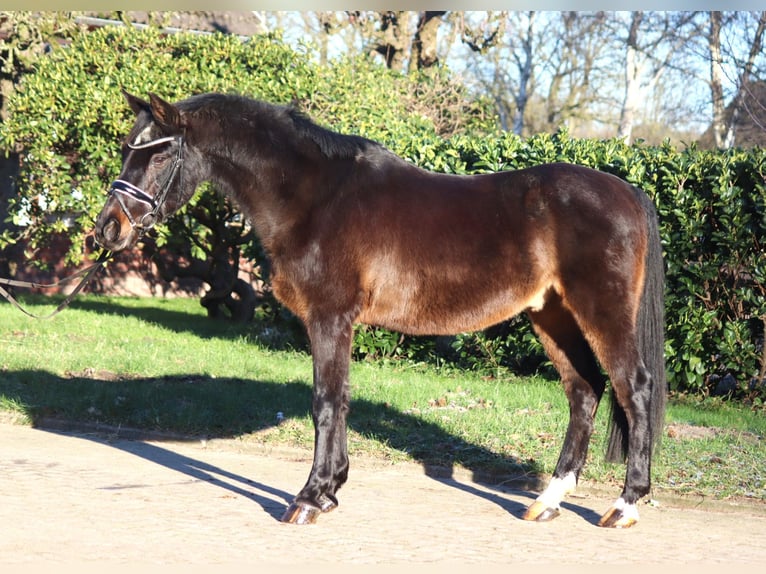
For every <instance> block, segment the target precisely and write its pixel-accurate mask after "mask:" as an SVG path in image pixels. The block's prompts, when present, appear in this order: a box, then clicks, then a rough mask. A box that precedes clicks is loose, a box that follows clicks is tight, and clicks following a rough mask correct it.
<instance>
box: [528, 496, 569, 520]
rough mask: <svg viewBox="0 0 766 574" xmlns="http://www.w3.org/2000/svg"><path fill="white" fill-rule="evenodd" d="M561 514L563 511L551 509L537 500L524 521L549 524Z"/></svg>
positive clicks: (530, 506)
mask: <svg viewBox="0 0 766 574" xmlns="http://www.w3.org/2000/svg"><path fill="white" fill-rule="evenodd" d="M559 514H561V511H560V510H559V509H558V508H551V507H550V506H548V505H547V504H545V503H544V502H541V501H539V500H535V501H534V502H533V503H532V504H530V505H529V508H527V511H526V512H525V513H524V516H523V517H522V518H523V519H524V520H534V521H535V522H549V521H551V520H553V519H554V518H556V517H557V516H558V515H559Z"/></svg>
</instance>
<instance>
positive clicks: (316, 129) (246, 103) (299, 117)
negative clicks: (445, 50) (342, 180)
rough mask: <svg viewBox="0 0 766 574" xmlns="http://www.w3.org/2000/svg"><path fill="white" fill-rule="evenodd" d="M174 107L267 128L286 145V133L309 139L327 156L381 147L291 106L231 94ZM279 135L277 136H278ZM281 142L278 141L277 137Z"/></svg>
mask: <svg viewBox="0 0 766 574" xmlns="http://www.w3.org/2000/svg"><path fill="white" fill-rule="evenodd" d="M177 105H178V107H179V108H180V109H182V110H185V111H189V112H191V113H192V114H194V115H199V116H207V117H208V118H213V117H214V118H215V119H216V120H217V121H218V122H220V123H221V125H223V126H225V127H226V129H227V131H228V130H229V129H242V127H243V125H244V126H248V125H249V126H251V127H252V128H253V129H255V130H258V131H259V132H263V131H266V130H268V131H269V132H270V133H269V135H270V137H271V138H272V139H273V140H277V141H274V142H273V143H275V144H276V143H279V144H281V145H287V144H288V143H289V142H287V141H284V137H285V136H287V137H289V138H292V139H293V140H295V139H296V138H297V139H298V140H303V141H305V140H308V141H310V142H313V143H314V144H315V145H316V146H317V147H318V148H319V151H320V152H321V153H322V155H324V156H325V157H327V158H328V159H353V158H355V157H357V156H359V155H364V154H366V153H368V152H370V151H373V150H381V149H383V146H382V145H380V144H379V143H377V142H374V141H372V140H369V139H367V138H364V137H362V136H358V135H346V134H341V133H338V132H334V131H332V130H329V129H327V128H324V127H322V126H320V125H318V124H317V123H315V122H314V121H313V120H312V119H311V118H310V117H309V116H308V115H306V114H305V113H303V112H302V111H301V110H299V109H298V108H296V107H295V106H294V105H276V104H270V103H268V102H264V101H261V100H255V99H251V98H247V97H245V96H239V95H234V94H216V93H210V94H200V95H197V96H192V97H191V98H189V99H187V100H184V101H182V102H178V104H177ZM280 135H282V136H283V137H282V138H280V137H279V136H280ZM280 139H281V140H283V141H278V140H280Z"/></svg>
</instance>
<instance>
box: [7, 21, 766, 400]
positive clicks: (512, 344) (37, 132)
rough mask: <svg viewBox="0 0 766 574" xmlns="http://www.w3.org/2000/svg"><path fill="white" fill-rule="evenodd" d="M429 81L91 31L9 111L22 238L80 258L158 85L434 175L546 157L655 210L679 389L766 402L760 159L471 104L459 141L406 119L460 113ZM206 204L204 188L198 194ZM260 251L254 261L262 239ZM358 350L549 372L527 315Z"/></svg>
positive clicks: (142, 34) (226, 44) (38, 72)
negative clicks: (515, 122) (476, 329)
mask: <svg viewBox="0 0 766 574" xmlns="http://www.w3.org/2000/svg"><path fill="white" fill-rule="evenodd" d="M424 81H425V80H424V79H423V78H411V77H407V76H401V75H398V74H394V73H391V72H389V71H387V70H385V69H382V68H380V67H378V66H375V65H373V64H371V63H369V62H367V61H366V60H364V59H360V60H353V61H341V62H337V63H335V64H334V65H332V66H330V67H320V66H317V65H315V64H313V63H312V60H311V58H310V57H309V56H308V53H307V52H306V51H300V50H298V51H295V50H293V49H291V48H290V47H288V46H286V45H285V44H284V43H283V42H282V41H281V40H280V39H279V37H278V36H264V37H255V38H253V39H251V40H250V41H248V42H241V41H240V40H238V39H236V38H233V37H231V36H225V35H212V36H195V35H189V34H176V35H167V36H163V35H161V34H160V33H158V32H157V31H156V30H151V29H149V30H146V31H136V30H131V29H128V28H107V29H103V30H99V31H96V32H91V33H87V34H82V35H80V36H78V37H76V38H75V39H74V41H73V43H72V44H71V45H70V46H69V47H67V48H58V49H56V50H54V52H53V53H52V54H51V55H50V56H48V57H46V58H43V59H41V60H40V61H39V63H38V65H37V67H36V69H35V72H34V73H31V74H27V75H26V76H25V78H24V81H23V82H22V84H21V85H20V86H19V89H18V90H17V92H16V93H15V94H14V96H13V98H12V100H11V101H10V102H9V108H10V112H11V115H10V117H9V119H8V121H7V122H5V123H4V124H2V125H1V126H0V147H3V148H5V149H21V150H22V160H23V165H22V177H21V181H20V192H19V195H18V197H16V198H14V200H13V201H12V206H11V208H12V210H11V214H10V215H11V217H13V218H15V220H16V222H17V223H21V222H22V220H24V222H25V223H28V225H26V226H25V227H24V229H25V233H26V235H27V237H26V239H27V240H28V241H29V242H30V245H31V246H32V248H34V247H35V246H36V245H40V244H44V242H45V241H46V238H48V237H49V236H50V235H51V233H54V232H63V231H66V232H67V233H69V234H70V235H71V237H72V238H73V239H74V243H73V246H72V249H71V250H70V253H69V258H70V260H71V261H73V262H77V261H79V260H80V259H81V258H82V256H83V243H82V237H83V235H84V232H86V231H88V230H89V229H90V228H91V227H92V222H93V218H94V217H95V215H96V214H97V212H98V211H99V209H100V208H101V206H102V205H103V201H104V199H105V191H106V189H107V186H108V183H109V182H110V181H111V180H112V179H113V178H114V177H115V176H116V175H117V173H118V171H119V164H120V157H119V145H118V142H119V141H120V140H121V138H122V137H124V134H125V133H126V132H127V130H128V129H129V127H130V125H131V123H132V121H133V117H132V114H131V113H130V112H129V110H128V109H127V106H126V105H125V104H124V102H123V100H122V97H121V95H120V91H119V88H120V87H124V88H126V89H128V90H129V91H132V92H135V93H138V94H146V93H147V92H148V91H150V90H152V91H155V92H157V93H159V94H161V95H163V96H164V97H166V98H168V99H171V100H173V99H176V98H183V97H186V96H188V95H189V94H191V93H196V92H201V91H213V90H215V91H236V92H239V93H245V94H249V95H251V96H254V97H257V98H261V99H265V100H269V101H273V102H279V103H285V102H289V101H291V100H297V101H298V102H300V104H301V105H302V106H303V107H304V108H305V109H307V110H308V111H309V112H310V113H311V115H312V116H313V117H314V118H315V119H317V120H318V121H319V122H320V123H323V124H325V125H328V126H330V127H332V128H334V129H337V130H339V131H345V132H355V133H360V134H362V135H365V136H367V137H370V138H373V139H377V140H379V141H381V142H382V143H384V144H386V145H387V146H388V147H390V148H391V149H392V150H393V151H394V152H396V153H398V154H400V155H402V156H403V157H406V158H408V159H409V160H411V161H412V162H414V163H416V164H418V165H420V166H422V167H425V168H428V169H432V170H435V171H441V172H448V173H461V174H467V173H480V172H487V171H498V170H507V169H516V168H521V167H526V166H529V165H537V164H540V163H546V162H552V161H567V162H573V163H577V164H581V165H587V166H590V167H594V168H596V169H601V170H604V171H607V172H610V173H614V174H616V175H618V176H620V177H623V178H625V179H626V180H628V181H629V182H631V183H633V184H635V185H637V186H639V187H641V188H643V189H645V190H646V191H647V192H648V193H649V195H650V196H651V197H652V198H653V199H654V201H655V203H656V204H657V205H658V211H659V213H660V220H661V234H662V240H663V244H664V249H665V255H666V265H667V298H666V301H667V304H666V316H667V343H666V355H667V359H668V377H669V381H670V384H671V387H672V388H673V389H676V390H680V391H691V392H695V393H700V394H705V393H708V392H709V391H710V390H711V389H710V376H711V375H719V376H720V375H724V374H727V373H730V374H732V375H733V376H734V377H735V378H736V380H737V381H738V382H739V386H740V388H739V394H740V395H748V396H751V397H757V396H758V395H759V394H760V396H761V397H762V396H763V389H762V387H759V388H760V390H759V388H756V389H750V381H751V379H752V378H753V377H754V376H756V375H757V374H758V373H759V369H760V354H761V347H762V344H763V321H762V317H763V316H764V314H766V310H765V309H764V296H763V295H764V293H763V286H764V278H765V274H766V269H765V268H764V266H765V265H766V264H764V262H763V244H764V229H765V227H766V221H765V220H764V217H765V215H766V209H765V207H766V206H764V170H765V167H764V157H765V156H764V152H763V151H762V150H757V149H756V150H751V151H743V150H729V151H725V152H709V151H702V150H698V149H695V148H694V147H692V148H689V149H685V150H678V149H676V148H674V147H672V146H670V145H663V146H657V147H653V146H647V145H643V144H641V143H637V144H634V145H631V146H627V145H624V144H623V143H621V142H619V141H616V140H608V141H594V140H576V139H572V138H570V137H569V136H568V134H567V133H566V132H563V131H562V132H559V133H556V134H552V135H547V134H541V135H538V136H535V137H532V138H528V139H521V138H519V137H517V136H514V135H513V134H508V133H496V132H494V135H487V134H488V133H489V132H490V128H491V126H490V125H489V123H488V120H487V115H486V113H485V110H486V108H483V107H482V103H481V102H477V103H474V104H466V105H464V106H463V107H462V108H461V110H462V116H463V117H464V118H470V120H471V121H469V122H467V123H465V124H464V125H462V126H461V129H460V130H456V131H462V133H461V134H460V135H455V136H452V137H448V138H444V137H441V136H440V135H439V130H438V129H437V127H436V125H435V123H434V121H432V119H431V118H429V117H428V116H427V114H424V113H422V111H420V112H413V111H411V110H413V109H414V108H415V107H416V106H420V109H421V110H422V109H423V106H424V105H425V107H426V108H429V107H430V108H433V109H436V108H439V107H440V106H444V107H446V106H447V105H449V106H453V107H454V106H455V105H458V104H457V103H456V101H454V100H452V101H447V100H442V99H440V98H443V97H444V96H443V93H441V92H439V91H438V90H431V91H429V90H427V89H424V87H423V86H424V85H426V84H424V83H423V82H424ZM428 81H434V80H428ZM453 97H455V96H453ZM456 97H457V98H459V97H460V94H457V96H456ZM413 98H415V99H413ZM428 98H431V99H430V100H429V99H428ZM421 100H422V101H421ZM423 102H425V104H424V103H423ZM73 190H74V192H73ZM211 193H212V192H211ZM204 198H205V195H204V194H199V195H198V198H197V199H195V201H204ZM179 217H185V215H184V214H181V215H180V216H179ZM185 221H186V224H187V226H186V229H187V231H188V233H200V228H199V226H195V224H194V222H193V221H191V223H189V221H190V219H189V217H187V219H186V220H185ZM4 239H5V241H6V242H8V241H12V240H13V239H14V238H13V237H9V236H6V237H5V238H4ZM251 252H253V253H258V249H257V245H253V246H252V249H251ZM355 353H356V355H357V356H358V357H363V356H374V357H407V358H410V359H423V358H428V359H429V360H438V361H455V362H458V363H460V364H462V365H468V366H472V367H475V368H478V369H482V370H487V371H497V370H500V369H506V368H511V369H514V370H518V371H523V372H529V371H534V370H539V369H545V368H546V360H545V357H544V355H543V354H542V350H541V348H540V345H539V343H538V342H537V340H536V339H535V337H534V336H533V335H532V334H531V331H530V328H529V325H528V324H527V322H526V320H525V319H524V318H523V317H522V318H516V319H513V320H512V321H510V322H507V323H505V324H502V325H499V326H497V327H495V328H493V329H490V330H488V331H487V332H484V333H474V334H464V335H460V336H457V337H454V338H428V337H402V336H401V335H399V334H396V333H390V332H388V331H385V330H382V329H374V328H370V327H360V328H358V330H357V335H356V344H355Z"/></svg>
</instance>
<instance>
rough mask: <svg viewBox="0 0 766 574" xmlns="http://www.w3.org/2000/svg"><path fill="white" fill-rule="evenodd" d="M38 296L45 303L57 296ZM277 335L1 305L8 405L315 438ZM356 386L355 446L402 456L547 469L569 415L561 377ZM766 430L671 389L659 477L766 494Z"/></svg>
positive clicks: (592, 469) (144, 314)
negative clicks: (46, 316)
mask: <svg viewBox="0 0 766 574" xmlns="http://www.w3.org/2000/svg"><path fill="white" fill-rule="evenodd" d="M24 301H25V303H26V304H28V305H29V307H30V309H31V310H32V311H34V312H37V313H44V312H47V311H48V310H50V309H51V308H52V307H53V305H54V300H53V299H47V298H42V297H28V298H26V299H24ZM56 301H57V300H56ZM273 340H274V334H273V332H270V331H269V330H268V329H266V328H264V327H263V325H260V324H259V323H258V322H253V323H251V324H248V325H234V324H229V323H226V322H218V321H210V320H208V319H207V317H206V316H205V312H204V309H202V307H201V306H200V305H199V302H198V301H197V300H190V299H161V298H153V299H152V298H126V297H114V298H110V297H98V296H93V295H85V296H80V298H78V299H77V300H75V302H74V303H73V304H72V305H71V307H70V308H68V309H67V310H65V311H64V312H63V313H61V314H59V315H57V316H56V317H55V318H53V319H51V320H44V321H39V320H35V319H30V318H28V317H26V316H24V315H22V314H21V313H19V312H18V311H17V310H16V309H14V308H12V307H11V306H10V305H7V304H0V342H1V343H2V349H3V352H2V354H1V355H0V413H2V414H3V419H5V420H14V421H15V422H18V423H21V424H33V423H34V422H35V421H36V420H40V419H41V418H46V417H47V418H50V417H56V418H61V419H66V420H71V421H82V422H101V423H105V424H110V425H120V426H123V427H134V428H141V429H147V430H160V431H169V432H174V433H183V434H187V435H193V436H209V437H235V438H237V440H245V441H256V442H261V443H267V444H274V445H286V446H295V447H300V448H305V449H311V448H313V427H312V425H311V417H310V413H309V407H310V400H311V358H310V356H308V354H306V353H303V352H298V351H291V350H276V349H275V348H273V346H270V344H269V342H270V341H273ZM351 390H352V406H351V413H350V415H349V419H348V422H349V450H350V454H351V456H352V457H353V456H355V455H362V454H363V455H369V456H375V457H379V458H384V459H388V460H391V461H392V463H393V462H395V461H398V460H415V461H420V462H422V463H424V464H429V465H443V466H450V465H461V466H463V467H465V468H468V469H470V470H473V471H475V472H478V473H485V474H499V475H502V476H504V477H517V478H521V477H535V476H538V475H546V474H549V473H551V472H552V471H553V468H554V466H555V463H556V459H557V457H558V453H559V449H560V448H561V442H562V439H563V435H564V431H565V429H566V423H567V419H568V411H567V403H566V398H565V397H564V394H563V392H562V391H561V389H560V386H559V383H558V382H557V381H551V380H547V379H544V378H541V377H525V378H521V377H515V376H513V375H512V374H508V375H506V376H504V377H502V378H486V377H481V376H479V375H478V374H476V373H472V372H466V371H462V370H457V369H454V368H449V367H440V368H436V367H434V366H431V365H424V364H413V363H408V362H389V363H387V364H382V363H372V362H356V363H353V364H352V369H351ZM277 412H282V413H284V416H285V420H284V422H283V423H282V424H280V425H276V424H275V422H276V413H277ZM607 415H608V407H607V405H606V404H604V406H603V407H602V409H601V410H600V412H599V416H598V418H597V427H596V432H595V435H594V438H593V441H592V443H591V444H592V448H591V452H590V454H589V462H588V465H587V466H586V468H585V470H584V472H583V477H582V478H583V479H585V480H587V481H594V482H598V483H599V484H611V483H615V484H618V483H619V484H621V483H622V480H623V475H624V472H625V470H624V466H622V465H613V464H607V463H604V462H603V457H602V452H603V443H604V439H605V436H606V421H607ZM765 435H766V416H764V412H763V410H761V411H756V410H753V409H748V408H746V407H744V406H742V405H736V404H731V403H725V402H721V401H711V400H704V401H703V400H701V399H692V398H685V399H671V401H670V404H669V407H668V415H667V420H666V428H665V435H664V438H663V445H662V449H661V451H660V453H659V456H658V458H657V459H656V461H655V463H654V468H653V473H654V484H655V487H657V488H658V489H662V490H671V491H673V492H675V493H680V494H693V495H700V496H706V497H714V498H719V499H725V498H748V499H751V500H756V501H759V502H765V501H766V485H765V484H764V478H765V476H764V475H766V444H765V443H764V436H765Z"/></svg>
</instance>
